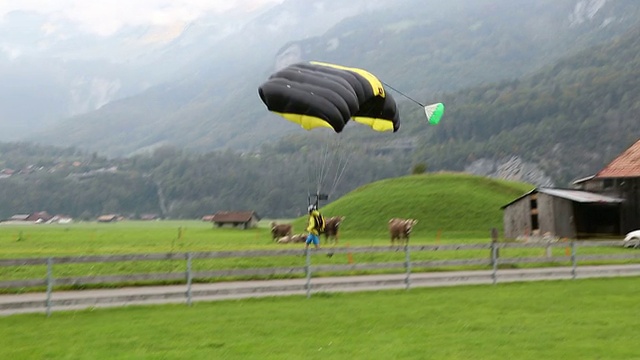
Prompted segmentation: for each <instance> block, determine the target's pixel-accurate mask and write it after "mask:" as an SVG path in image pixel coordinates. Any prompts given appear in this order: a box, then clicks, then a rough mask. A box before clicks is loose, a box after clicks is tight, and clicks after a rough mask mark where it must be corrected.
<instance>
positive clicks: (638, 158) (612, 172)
mask: <svg viewBox="0 0 640 360" xmlns="http://www.w3.org/2000/svg"><path fill="white" fill-rule="evenodd" d="M595 177H596V178H621V177H640V140H638V141H636V142H635V144H633V145H631V147H629V148H628V149H627V150H625V151H624V152H623V153H622V154H620V156H618V157H617V158H615V159H613V161H612V162H610V163H609V165H607V166H605V167H604V169H602V170H600V172H598V173H597V174H596V175H595Z"/></svg>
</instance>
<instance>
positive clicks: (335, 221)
mask: <svg viewBox="0 0 640 360" xmlns="http://www.w3.org/2000/svg"><path fill="white" fill-rule="evenodd" d="M344 219H345V217H344V216H333V217H330V218H328V219H326V220H325V225H324V242H325V243H329V240H331V239H333V243H334V244H337V243H338V231H339V230H340V224H342V222H343V221H344Z"/></svg>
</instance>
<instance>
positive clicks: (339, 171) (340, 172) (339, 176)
mask: <svg viewBox="0 0 640 360" xmlns="http://www.w3.org/2000/svg"><path fill="white" fill-rule="evenodd" d="M350 156H351V154H348V155H347V158H346V159H345V161H344V164H341V165H338V168H337V169H336V174H335V176H334V178H333V185H332V186H331V190H330V191H329V197H331V195H333V193H334V192H335V191H336V188H337V187H338V183H340V180H342V176H343V175H344V172H345V170H347V164H349V157H350ZM340 163H342V159H341V160H340Z"/></svg>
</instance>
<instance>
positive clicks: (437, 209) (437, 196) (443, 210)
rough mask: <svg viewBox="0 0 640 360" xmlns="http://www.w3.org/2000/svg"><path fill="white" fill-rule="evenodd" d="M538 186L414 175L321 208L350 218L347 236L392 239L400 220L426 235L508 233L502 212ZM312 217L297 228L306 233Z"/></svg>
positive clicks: (369, 187)
mask: <svg viewBox="0 0 640 360" xmlns="http://www.w3.org/2000/svg"><path fill="white" fill-rule="evenodd" d="M531 189H532V186H531V185H528V184H524V183H516V182H507V181H501V180H493V179H489V178H485V177H480V176H473V175H468V174H459V173H438V174H428V175H412V176H405V177H399V178H394V179H386V180H381V181H377V182H374V183H371V184H368V185H365V186H362V187H360V188H358V189H356V190H354V191H352V192H350V193H348V194H346V195H345V196H343V197H341V198H340V199H338V200H336V201H335V202H333V203H331V204H329V205H327V206H324V207H322V208H321V211H322V213H323V214H324V215H325V217H330V216H337V215H341V216H345V217H346V219H345V221H344V224H343V225H342V227H341V229H342V230H343V231H345V232H358V233H367V234H369V233H375V234H386V232H387V222H388V220H389V219H391V218H394V217H399V218H412V219H417V220H418V224H417V225H416V226H415V228H414V233H415V234H417V235H420V236H427V235H434V236H435V234H436V233H437V231H438V230H442V231H443V232H451V231H453V232H482V231H485V230H486V232H487V236H488V234H489V231H490V229H491V228H492V227H495V228H497V229H502V210H501V209H500V207H501V206H502V205H504V204H506V203H508V202H510V201H512V200H513V199H514V198H516V197H518V196H520V195H522V194H523V193H525V192H526V191H528V190H531ZM305 221H306V218H301V219H298V220H297V221H296V222H295V223H294V228H295V229H303V228H304V222H305Z"/></svg>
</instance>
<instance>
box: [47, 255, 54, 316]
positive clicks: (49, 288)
mask: <svg viewBox="0 0 640 360" xmlns="http://www.w3.org/2000/svg"><path fill="white" fill-rule="evenodd" d="M52 291H53V258H50V257H49V258H47V300H46V306H47V317H49V316H51V293H52Z"/></svg>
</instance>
